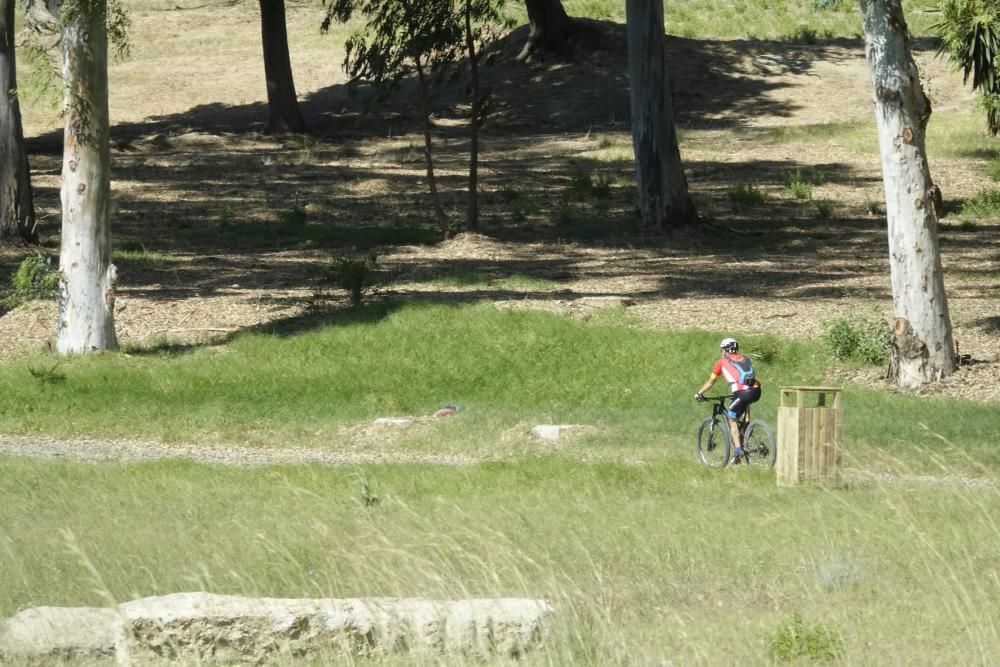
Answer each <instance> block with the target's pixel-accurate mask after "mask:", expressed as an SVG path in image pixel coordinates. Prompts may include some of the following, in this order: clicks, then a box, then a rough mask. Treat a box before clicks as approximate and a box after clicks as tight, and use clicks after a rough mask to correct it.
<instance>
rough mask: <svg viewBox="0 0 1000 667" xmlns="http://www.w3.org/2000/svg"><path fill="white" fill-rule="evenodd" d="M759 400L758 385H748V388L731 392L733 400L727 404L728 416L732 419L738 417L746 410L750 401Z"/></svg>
mask: <svg viewBox="0 0 1000 667" xmlns="http://www.w3.org/2000/svg"><path fill="white" fill-rule="evenodd" d="M759 400H760V387H759V386H757V387H750V388H749V389H744V390H743V391H738V392H736V393H734V394H733V402H732V403H730V404H729V416H730V417H731V418H733V419H739V418H740V417H742V416H743V413H744V412H746V411H747V408H749V407H750V404H751V403H756V402H757V401H759Z"/></svg>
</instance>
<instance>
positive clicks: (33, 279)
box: [4, 253, 59, 308]
mask: <svg viewBox="0 0 1000 667" xmlns="http://www.w3.org/2000/svg"><path fill="white" fill-rule="evenodd" d="M11 283H12V284H13V287H14V292H13V293H12V294H11V295H10V296H8V297H7V298H6V299H4V305H6V306H7V307H9V308H16V307H17V306H19V305H21V304H22V303H25V302H27V301H31V300H33V299H51V298H53V297H54V296H55V295H56V293H57V292H58V290H59V270H58V268H57V267H56V266H55V265H54V262H53V258H52V257H51V256H49V255H43V254H42V253H35V254H34V255H30V256H28V257H25V258H24V259H23V260H21V263H20V264H19V265H18V267H17V271H15V272H14V275H13V276H12V277H11Z"/></svg>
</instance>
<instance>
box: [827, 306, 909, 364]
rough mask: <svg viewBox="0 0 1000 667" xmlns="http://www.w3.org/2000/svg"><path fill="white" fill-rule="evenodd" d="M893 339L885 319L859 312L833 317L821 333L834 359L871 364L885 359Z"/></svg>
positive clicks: (886, 359) (880, 362)
mask: <svg viewBox="0 0 1000 667" xmlns="http://www.w3.org/2000/svg"><path fill="white" fill-rule="evenodd" d="M892 339H893V335H892V328H891V327H890V326H889V324H888V322H886V321H885V320H876V319H868V318H865V317H861V316H858V315H852V316H849V317H842V318H839V319H836V320H833V321H832V322H830V323H829V324H828V325H827V328H826V331H825V332H824V333H823V340H824V341H825V342H826V344H827V347H828V348H829V349H830V352H831V353H832V354H833V356H834V357H835V358H837V359H840V360H841V361H848V360H850V361H860V362H863V363H865V364H869V365H872V366H877V365H879V364H883V363H885V362H886V361H888V359H889V349H890V347H891V346H892Z"/></svg>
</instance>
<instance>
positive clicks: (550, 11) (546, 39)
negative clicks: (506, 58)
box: [517, 0, 573, 62]
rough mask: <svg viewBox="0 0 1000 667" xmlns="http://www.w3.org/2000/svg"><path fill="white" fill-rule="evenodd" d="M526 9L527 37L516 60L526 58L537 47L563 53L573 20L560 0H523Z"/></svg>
mask: <svg viewBox="0 0 1000 667" xmlns="http://www.w3.org/2000/svg"><path fill="white" fill-rule="evenodd" d="M524 5H525V9H527V10H528V22H529V24H530V28H529V30H528V39H527V40H526V41H525V43H524V47H522V49H521V52H520V53H519V54H518V55H517V60H518V61H519V62H520V61H523V60H526V59H527V58H528V57H529V56H531V54H533V53H534V52H535V51H537V50H538V49H544V50H546V51H551V52H553V53H565V51H566V49H567V46H568V44H567V40H568V39H569V35H570V31H571V30H572V27H573V21H572V19H570V17H569V15H568V14H566V10H565V9H564V8H563V5H562V0H525V2H524Z"/></svg>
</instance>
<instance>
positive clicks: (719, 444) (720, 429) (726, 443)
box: [697, 417, 733, 469]
mask: <svg viewBox="0 0 1000 667" xmlns="http://www.w3.org/2000/svg"><path fill="white" fill-rule="evenodd" d="M697 444H698V460H699V461H701V462H702V463H703V464H704V465H707V466H708V467H709V468H720V469H721V468H725V467H726V464H727V463H729V455H730V452H731V451H732V448H733V445H732V437H731V436H730V435H729V425H728V424H726V423H725V422H724V421H723V420H721V419H719V418H718V417H706V418H705V419H704V420H703V421H702V422H701V426H699V427H698V440H697Z"/></svg>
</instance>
